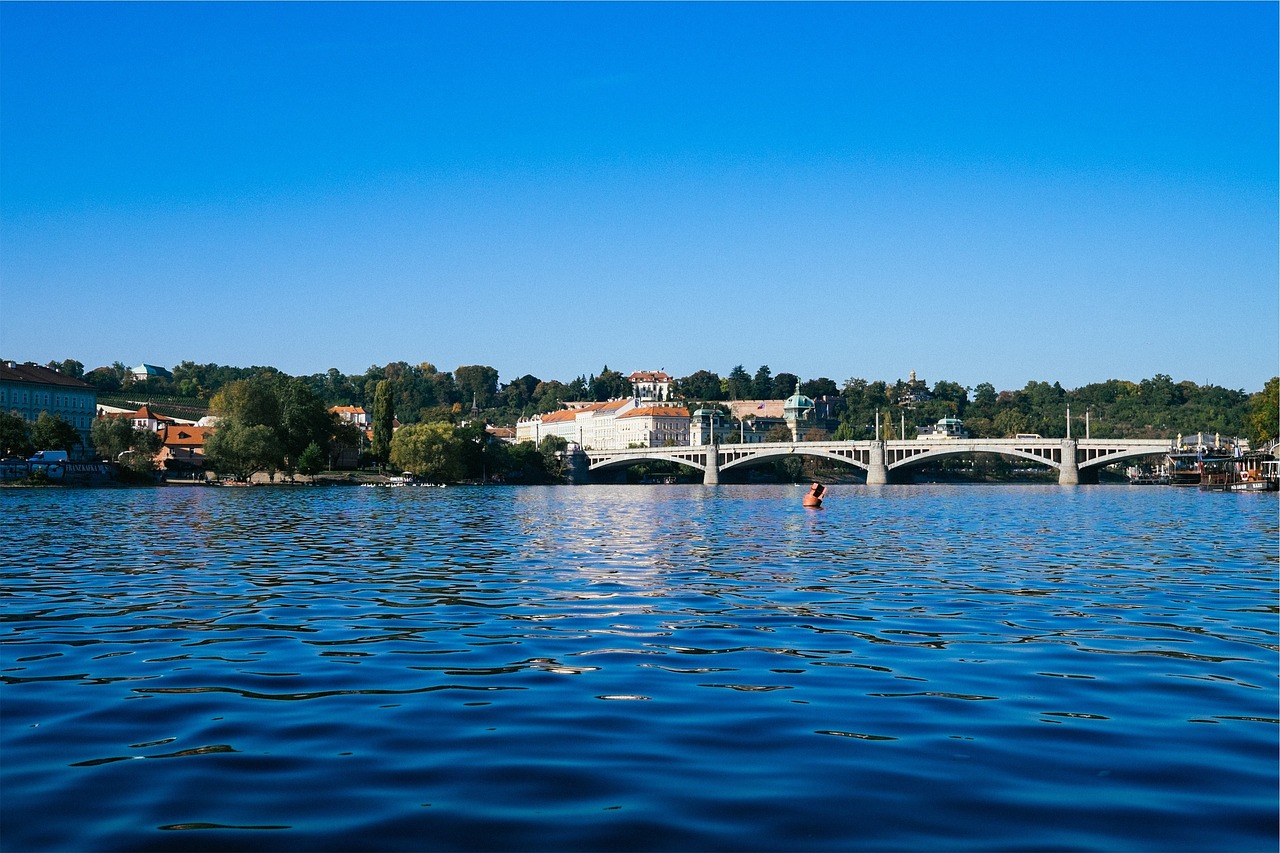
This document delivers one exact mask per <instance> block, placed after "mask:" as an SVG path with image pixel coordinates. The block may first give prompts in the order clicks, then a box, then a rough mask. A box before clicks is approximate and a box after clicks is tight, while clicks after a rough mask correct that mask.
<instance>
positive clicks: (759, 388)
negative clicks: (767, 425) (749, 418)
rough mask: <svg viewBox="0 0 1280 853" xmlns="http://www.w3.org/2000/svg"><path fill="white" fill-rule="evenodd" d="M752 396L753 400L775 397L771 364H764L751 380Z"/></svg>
mask: <svg viewBox="0 0 1280 853" xmlns="http://www.w3.org/2000/svg"><path fill="white" fill-rule="evenodd" d="M751 398H752V399H753V400H770V399H772V398H773V374H772V373H771V372H770V370H769V365H767V364H762V365H760V367H759V369H757V370H756V375H755V377H753V378H752V380H751Z"/></svg>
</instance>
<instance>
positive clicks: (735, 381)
mask: <svg viewBox="0 0 1280 853" xmlns="http://www.w3.org/2000/svg"><path fill="white" fill-rule="evenodd" d="M726 384H727V385H728V387H729V399H730V400H750V399H752V397H751V393H752V382H751V374H750V373H747V370H746V368H745V367H743V366H742V365H741V364H738V365H734V368H733V370H730V371H729V376H728V377H727V383H726Z"/></svg>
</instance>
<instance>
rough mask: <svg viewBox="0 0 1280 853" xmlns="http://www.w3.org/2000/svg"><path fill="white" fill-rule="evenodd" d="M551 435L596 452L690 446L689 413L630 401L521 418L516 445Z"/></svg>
mask: <svg viewBox="0 0 1280 853" xmlns="http://www.w3.org/2000/svg"><path fill="white" fill-rule="evenodd" d="M549 435H554V436H557V437H559V438H563V439H564V440H565V441H568V442H570V443H572V444H578V445H581V446H582V447H587V448H592V449H595V450H623V449H626V448H627V447H634V446H637V445H638V446H641V447H665V446H670V445H687V444H688V443H689V412H688V410H687V409H685V408H684V407H683V406H659V405H652V404H648V403H646V402H644V401H642V400H638V399H636V398H634V397H627V398H625V399H622V400H609V401H607V402H604V403H587V404H585V405H580V406H577V407H575V408H572V409H565V410H563V411H559V412H548V413H546V414H543V415H534V416H533V417H531V418H521V419H520V421H519V422H518V423H516V441H517V442H520V441H532V442H534V443H535V444H537V443H539V442H541V441H542V440H543V439H544V438H546V437H547V436H549Z"/></svg>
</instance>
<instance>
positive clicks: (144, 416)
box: [129, 406, 174, 424]
mask: <svg viewBox="0 0 1280 853" xmlns="http://www.w3.org/2000/svg"><path fill="white" fill-rule="evenodd" d="M129 417H130V418H132V419H133V420H135V421H144V420H155V421H159V422H160V423H162V424H171V423H174V420H173V418H166V417H165V416H164V415H161V414H157V413H155V412H153V411H151V409H150V408H148V407H147V406H143V407H142V408H141V409H138V411H136V412H134V413H133V414H132V415H129Z"/></svg>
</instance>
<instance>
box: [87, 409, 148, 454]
mask: <svg viewBox="0 0 1280 853" xmlns="http://www.w3.org/2000/svg"><path fill="white" fill-rule="evenodd" d="M137 431H138V430H137V428H136V427H134V425H133V423H132V422H131V421H130V420H129V419H128V418H125V417H105V418H94V419H93V425H92V426H91V427H90V428H89V437H90V438H91V439H92V440H93V447H94V449H95V450H96V451H97V453H98V455H99V456H102V457H104V458H106V459H118V458H119V457H120V454H122V453H124V452H125V451H126V450H132V449H133V445H134V443H135V441H136V437H135V435H134V433H136V432H137Z"/></svg>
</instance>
